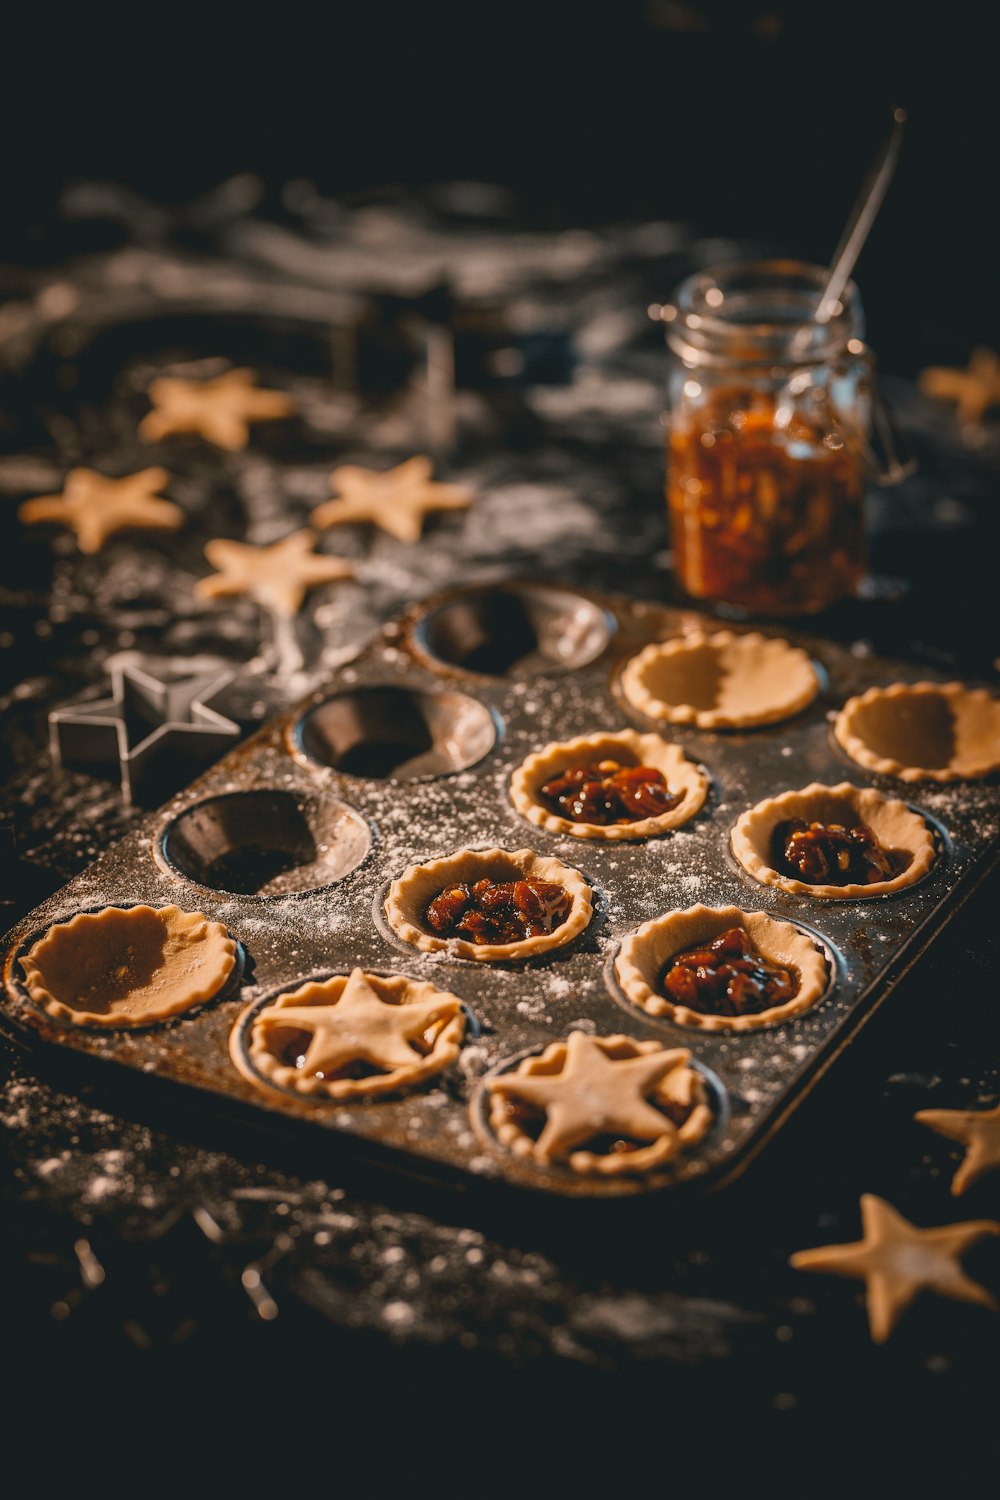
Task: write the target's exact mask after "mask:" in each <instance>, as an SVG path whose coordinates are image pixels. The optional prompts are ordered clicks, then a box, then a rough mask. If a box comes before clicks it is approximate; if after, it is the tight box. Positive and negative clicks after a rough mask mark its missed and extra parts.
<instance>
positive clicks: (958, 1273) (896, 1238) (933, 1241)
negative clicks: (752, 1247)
mask: <svg viewBox="0 0 1000 1500" xmlns="http://www.w3.org/2000/svg"><path fill="white" fill-rule="evenodd" d="M861 1224H862V1227H863V1229H864V1239H861V1240H856V1241H854V1242H853V1243H852V1244H849V1245H822V1246H820V1247H819V1248H817V1249H815V1250H800V1251H798V1253H797V1254H795V1255H793V1256H792V1257H791V1264H792V1265H793V1266H794V1267H795V1269H796V1270H797V1271H827V1272H829V1273H830V1275H832V1276H856V1277H858V1278H859V1279H861V1280H863V1281H864V1282H865V1284H866V1297H867V1302H868V1322H869V1326H870V1328H871V1335H872V1338H873V1339H874V1341H875V1343H876V1344H884V1343H885V1341H886V1339H887V1338H888V1337H889V1335H890V1333H891V1332H892V1330H893V1329H894V1328H895V1326H896V1323H897V1322H898V1320H899V1318H900V1317H901V1316H902V1314H903V1313H904V1312H905V1311H906V1309H907V1308H908V1307H909V1305H910V1303H911V1302H912V1301H913V1299H914V1298H915V1297H916V1296H917V1294H918V1292H922V1291H931V1292H937V1293H938V1295H939V1296H941V1297H951V1298H953V1299H954V1300H955V1301H956V1302H978V1303H980V1304H981V1305H982V1306H983V1307H990V1308H993V1309H995V1308H996V1305H997V1304H996V1302H995V1300H994V1299H993V1297H992V1296H991V1295H990V1293H989V1292H988V1291H987V1290H986V1288H985V1287H983V1286H980V1285H979V1283H978V1282H977V1281H972V1280H971V1279H970V1277H968V1276H966V1274H965V1272H964V1271H963V1270H962V1268H961V1266H960V1265H959V1264H958V1258H959V1256H960V1255H962V1254H964V1252H965V1251H966V1250H968V1249H969V1248H970V1247H971V1246H972V1245H975V1244H976V1243H977V1241H979V1240H981V1239H985V1238H986V1237H987V1236H988V1235H994V1234H1000V1224H996V1223H994V1222H993V1221H992V1220H991V1219H977V1220H973V1221H970V1222H968V1223H965V1224H947V1225H944V1226H942V1227H941V1228H940V1229H917V1228H916V1226H915V1225H913V1224H911V1223H910V1222H909V1220H908V1219H904V1218H903V1216H902V1214H900V1213H897V1212H896V1210H895V1209H894V1208H893V1207H892V1205H891V1204H890V1203H886V1202H885V1201H884V1199H882V1198H876V1197H875V1195H874V1194H873V1193H864V1194H862V1197H861Z"/></svg>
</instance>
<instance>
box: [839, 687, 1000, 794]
mask: <svg viewBox="0 0 1000 1500" xmlns="http://www.w3.org/2000/svg"><path fill="white" fill-rule="evenodd" d="M833 732H834V734H835V735H836V737H837V740H838V741H839V743H840V744H841V745H842V747H843V748H844V750H846V752H847V754H848V755H849V756H850V757H851V759H852V760H855V761H857V763H858V765H859V766H864V767H865V768H866V770H869V771H878V772H880V773H881V774H882V775H883V776H896V777H898V779H899V780H900V781H960V780H962V779H964V778H973V777H977V776H988V775H989V774H990V773H991V772H992V771H996V770H1000V702H998V700H997V699H996V698H994V697H993V694H992V693H989V692H987V691H986V690H985V689H984V688H976V689H974V688H967V687H964V686H963V685H962V683H960V682H945V683H938V682H914V683H906V682H895V683H893V684H892V686H891V687H886V688H869V689H868V691H867V693H861V694H860V695H859V696H858V697H856V698H849V699H848V701H847V702H846V703H845V704H844V706H843V708H842V709H841V710H840V713H839V714H838V715H837V719H836V722H835V724H834V729H833Z"/></svg>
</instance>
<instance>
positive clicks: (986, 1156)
mask: <svg viewBox="0 0 1000 1500" xmlns="http://www.w3.org/2000/svg"><path fill="white" fill-rule="evenodd" d="M913 1118H914V1119H915V1120H919V1121H920V1123H921V1125H929V1126H930V1128H931V1130H936V1131H937V1133H938V1135H945V1136H947V1137H948V1139H949V1140H950V1141H961V1143H962V1145H963V1146H965V1147H966V1152H965V1158H964V1160H963V1161H962V1165H961V1166H960V1167H959V1169H958V1171H957V1172H956V1173H955V1176H954V1178H953V1180H952V1184H951V1191H952V1193H953V1194H954V1196H955V1197H956V1198H957V1197H958V1196H959V1194H960V1193H964V1192H965V1190H966V1188H969V1187H971V1186H972V1184H973V1183H974V1182H976V1181H977V1180H978V1179H979V1178H980V1177H982V1176H984V1175H985V1173H987V1172H992V1171H993V1170H994V1169H995V1168H997V1167H1000V1104H998V1105H997V1106H996V1107H995V1108H994V1109H921V1110H919V1111H918V1112H917V1114H915V1115H914V1117H913Z"/></svg>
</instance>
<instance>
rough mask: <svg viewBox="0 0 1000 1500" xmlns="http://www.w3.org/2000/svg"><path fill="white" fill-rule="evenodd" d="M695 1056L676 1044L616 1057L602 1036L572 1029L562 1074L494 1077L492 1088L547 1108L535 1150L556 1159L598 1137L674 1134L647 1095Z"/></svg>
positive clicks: (639, 1137)
mask: <svg viewBox="0 0 1000 1500" xmlns="http://www.w3.org/2000/svg"><path fill="white" fill-rule="evenodd" d="M689 1056H690V1054H689V1053H688V1052H687V1051H686V1050H684V1049H683V1048H672V1049H670V1050H660V1051H658V1052H653V1053H648V1052H646V1053H642V1054H640V1055H639V1056H637V1057H627V1058H611V1057H609V1056H608V1054H607V1053H606V1052H605V1051H604V1049H603V1048H602V1047H601V1045H600V1041H599V1039H598V1038H597V1037H593V1036H589V1035H587V1033H586V1032H583V1031H571V1032H570V1034H569V1036H568V1037H567V1039H566V1060H565V1063H564V1064H563V1068H562V1071H561V1072H559V1073H552V1074H539V1073H535V1074H524V1073H505V1074H503V1075H502V1076H501V1077H499V1078H494V1079H491V1081H490V1084H489V1088H490V1092H491V1093H496V1094H504V1095H510V1096H511V1097H512V1098H514V1099H520V1100H522V1101H523V1103H525V1104H528V1105H532V1106H533V1107H534V1108H536V1109H543V1110H544V1111H545V1116H546V1118H545V1128H544V1129H543V1131H542V1133H541V1135H540V1136H539V1137H538V1140H537V1142H536V1146H535V1149H536V1151H537V1154H538V1155H539V1156H540V1157H541V1158H543V1159H544V1160H546V1161H551V1160H553V1158H556V1157H565V1156H568V1155H569V1153H570V1152H571V1151H572V1150H573V1148H574V1147H575V1146H582V1145H583V1144H584V1142H585V1141H589V1140H591V1139H593V1137H594V1136H597V1135H614V1136H627V1137H630V1138H631V1139H632V1140H637V1141H655V1140H658V1139H659V1137H660V1136H662V1135H668V1134H670V1132H671V1131H672V1130H673V1128H674V1127H673V1125H672V1124H671V1123H670V1121H669V1120H668V1119H667V1118H666V1116H665V1115H663V1114H661V1112H660V1111H659V1110H658V1109H654V1107H653V1105H652V1104H650V1103H649V1102H648V1101H647V1098H646V1095H647V1094H649V1093H651V1092H652V1090H653V1089H654V1088H655V1086H656V1084H657V1083H659V1081H660V1079H661V1078H663V1077H665V1076H666V1074H667V1073H669V1072H671V1070H672V1069H673V1068H676V1067H678V1066H679V1065H680V1064H681V1063H685V1062H687V1061H688V1058H689Z"/></svg>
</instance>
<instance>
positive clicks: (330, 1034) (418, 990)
mask: <svg viewBox="0 0 1000 1500" xmlns="http://www.w3.org/2000/svg"><path fill="white" fill-rule="evenodd" d="M465 1022H466V1017H465V1012H464V1010H463V1009H462V1002H461V1000H460V999H459V998H458V996H457V995H452V994H450V993H449V992H448V991H447V990H439V989H436V988H435V986H434V985H433V984H427V983H425V982H424V981H422V980H418V979H407V978H405V977H404V976H403V975H401V974H393V975H390V976H388V977H383V976H382V975H380V974H368V973H365V971H364V970H363V969H360V968H357V969H353V970H352V971H351V973H350V974H349V975H347V974H335V975H334V976H333V978H332V979H324V980H322V981H321V982H317V981H315V980H310V981H309V982H308V983H307V984H304V985H301V986H300V987H299V989H297V990H292V991H290V992H289V993H287V994H284V995H279V996H278V997H277V999H275V1000H274V1001H273V1002H272V1003H271V1004H270V1005H268V1006H267V1007H266V1008H265V1009H264V1010H261V1011H258V1013H257V1014H256V1016H254V1018H253V1020H252V1022H251V1023H250V1034H249V1039H248V1042H247V1046H246V1052H245V1053H244V1050H243V1047H242V1045H241V1034H242V1031H243V1027H242V1025H241V1023H240V1022H237V1024H236V1025H235V1026H234V1027H233V1030H232V1032H231V1033H230V1042H229V1051H230V1056H231V1057H232V1059H233V1062H234V1063H235V1064H236V1066H237V1068H239V1070H240V1072H241V1073H242V1074H243V1076H244V1077H245V1078H247V1079H249V1081H250V1082H251V1083H254V1084H256V1085H257V1086H258V1087H259V1086H260V1085H261V1083H262V1082H263V1083H264V1084H270V1085H272V1086H273V1087H275V1088H286V1089H293V1090H294V1091H295V1092H296V1093H297V1094H308V1095H322V1096H324V1097H325V1098H328V1099H341V1100H343V1099H361V1098H366V1099H367V1098H372V1097H373V1096H378V1095H381V1094H392V1093H396V1092H397V1091H398V1090H399V1089H404V1088H413V1087H414V1086H415V1085H417V1084H420V1083H424V1082H425V1081H426V1080H427V1079H428V1078H432V1077H434V1076H435V1074H437V1073H440V1072H442V1071H443V1069H445V1068H447V1067H448V1066H449V1064H451V1063H453V1062H454V1060H455V1058H456V1057H457V1056H458V1054H459V1051H460V1050H461V1046H462V1038H463V1036H464V1035H465ZM298 1034H302V1035H303V1036H304V1038H305V1043H304V1054H303V1063H302V1066H301V1067H295V1066H294V1064H292V1063H290V1062H286V1061H283V1060H282V1052H283V1051H284V1050H285V1049H286V1048H287V1047H288V1045H289V1044H290V1043H291V1042H292V1041H294V1039H295V1037H296V1035H298ZM358 1063H360V1064H363V1065H365V1066H366V1067H367V1068H370V1069H371V1070H372V1071H371V1072H370V1073H366V1074H365V1075H364V1076H360V1077H359V1076H354V1077H352V1076H351V1074H350V1073H349V1072H346V1071H345V1070H347V1069H350V1067H351V1065H352V1064H358ZM331 1075H333V1076H331ZM338 1075H340V1076H338Z"/></svg>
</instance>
